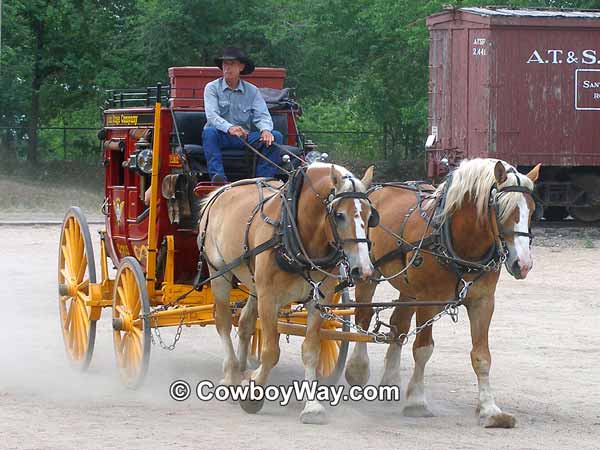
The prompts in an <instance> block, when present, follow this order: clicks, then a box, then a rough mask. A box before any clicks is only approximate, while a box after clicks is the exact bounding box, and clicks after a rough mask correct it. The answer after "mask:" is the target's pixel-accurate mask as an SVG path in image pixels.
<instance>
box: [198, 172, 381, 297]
mask: <svg viewBox="0 0 600 450" xmlns="http://www.w3.org/2000/svg"><path fill="white" fill-rule="evenodd" d="M306 170H307V167H306V166H301V167H299V168H298V169H297V170H295V171H294V172H292V173H291V174H290V178H289V179H288V181H287V182H286V183H285V184H284V185H283V186H282V187H280V188H274V187H272V186H271V185H269V184H268V182H269V181H273V180H274V179H268V178H260V179H258V180H242V181H240V182H235V183H232V184H231V185H228V186H227V187H225V188H224V189H222V190H221V191H219V192H217V193H216V194H215V195H214V196H213V197H211V198H210V200H209V203H208V204H207V205H206V206H205V208H204V209H203V210H202V215H201V217H200V219H201V218H202V216H203V215H204V214H207V218H206V221H205V223H204V229H203V230H202V231H201V233H200V239H199V248H200V258H199V261H198V275H197V276H196V280H195V281H194V289H196V290H200V289H201V288H202V286H204V285H205V284H207V283H208V282H210V281H212V280H214V279H215V278H219V277H221V276H224V275H225V274H227V273H228V272H230V271H231V270H233V269H234V268H236V267H238V266H240V265H242V264H244V263H245V264H247V266H248V268H249V270H250V273H251V276H252V280H253V281H254V271H253V268H252V267H251V259H252V258H254V257H256V256H257V255H259V254H260V253H263V252H265V251H267V250H269V249H273V248H274V249H276V260H277V263H278V265H279V266H280V268H281V269H282V270H285V271H287V272H291V273H298V274H300V275H302V276H303V277H304V278H305V279H306V280H307V281H308V282H309V283H311V285H313V288H314V285H315V283H314V281H313V280H312V278H311V276H310V272H311V271H318V272H320V273H322V274H324V275H325V278H326V277H333V278H339V275H336V274H334V273H331V272H329V271H328V269H331V268H333V267H335V266H336V265H338V264H340V262H342V263H345V264H346V265H347V264H348V262H347V259H346V255H345V254H344V250H343V246H344V244H345V243H347V242H353V243H362V242H364V243H367V245H369V246H370V244H371V242H370V240H369V238H368V237H366V238H351V239H342V238H341V236H340V234H339V231H338V229H337V222H336V220H335V215H336V214H337V207H338V205H339V203H340V202H341V201H343V200H344V199H359V200H366V201H367V202H368V204H369V206H370V207H371V211H372V212H373V211H375V209H374V208H373V205H372V204H371V200H370V199H369V197H368V194H367V193H364V192H357V191H356V190H354V191H353V192H340V193H336V192H335V189H334V188H333V189H332V190H331V191H330V192H329V195H328V196H327V197H326V198H323V197H322V196H321V195H319V193H318V192H317V191H316V190H315V189H314V187H313V186H312V182H311V180H310V179H309V178H308V177H307V176H306ZM304 181H307V182H308V183H309V187H310V189H311V190H312V191H313V192H314V194H315V196H316V197H317V198H318V199H319V200H320V201H321V202H322V203H323V205H324V207H325V212H326V215H327V219H328V222H329V224H330V226H331V230H332V234H333V242H329V246H330V247H331V249H330V251H329V253H328V254H327V255H326V256H324V257H319V258H313V257H311V256H309V254H308V252H307V251H306V249H305V247H304V245H303V243H302V239H301V237H300V231H299V229H298V223H297V212H298V211H297V205H298V200H299V197H300V194H301V191H302V185H303V183H304ZM249 184H256V186H257V189H258V193H259V194H258V195H259V201H258V203H257V205H256V207H255V208H254V210H253V211H252V213H251V215H250V217H249V218H248V220H247V222H246V229H245V234H244V253H243V254H242V255H241V256H240V257H238V258H236V259H234V260H233V261H231V262H229V263H227V264H226V265H224V266H222V267H220V268H218V267H216V266H215V265H214V264H213V263H211V262H210V261H209V260H208V257H207V256H206V252H205V248H204V242H205V238H206V230H207V228H208V221H209V217H208V216H209V214H210V211H211V209H212V206H213V205H214V203H215V201H216V199H217V198H218V197H219V196H220V195H221V194H222V193H224V192H225V191H227V190H229V189H231V188H233V187H236V186H241V185H249ZM353 185H354V183H353ZM354 188H355V189H356V187H355V186H354ZM264 189H268V190H270V191H271V195H269V196H266V197H265V195H264V192H263V190H264ZM274 197H279V198H280V202H281V218H280V220H275V219H272V218H270V217H268V216H267V215H266V214H265V213H264V205H265V204H266V202H268V201H269V200H271V199H272V198H274ZM259 213H260V215H261V218H262V220H263V221H264V222H265V223H267V224H269V225H271V226H273V227H274V228H275V232H274V234H273V236H272V237H271V238H270V239H269V240H267V241H265V242H263V243H261V244H259V245H258V246H256V247H254V248H250V247H249V236H250V226H251V225H252V223H253V222H254V219H255V217H256V216H257V215H258V214H259ZM375 214H376V211H375ZM204 262H206V263H207V264H208V265H209V266H210V267H211V268H212V269H213V270H216V272H215V273H214V274H213V275H211V276H210V277H208V278H206V279H203V280H200V277H201V273H202V268H203V263H204ZM323 279H324V278H323ZM318 284H320V282H319V283H318Z"/></svg>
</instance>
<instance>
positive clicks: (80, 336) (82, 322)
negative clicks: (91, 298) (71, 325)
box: [75, 305, 88, 359]
mask: <svg viewBox="0 0 600 450" xmlns="http://www.w3.org/2000/svg"><path fill="white" fill-rule="evenodd" d="M76 308H77V310H76V312H75V316H76V317H78V320H77V321H76V322H75V324H76V326H75V331H76V333H77V342H78V344H79V345H78V351H77V359H79V358H80V357H81V356H83V353H84V352H85V349H86V347H87V324H88V323H87V322H88V321H87V317H86V316H87V314H86V315H85V316H84V314H85V313H84V312H83V311H82V308H81V305H76Z"/></svg>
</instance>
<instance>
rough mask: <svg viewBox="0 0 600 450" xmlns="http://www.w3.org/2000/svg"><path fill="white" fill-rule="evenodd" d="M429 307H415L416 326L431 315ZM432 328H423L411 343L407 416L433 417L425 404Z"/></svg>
mask: <svg viewBox="0 0 600 450" xmlns="http://www.w3.org/2000/svg"><path fill="white" fill-rule="evenodd" d="M433 314H434V312H433V311H432V310H431V308H419V309H417V326H421V325H423V324H424V323H425V322H426V321H427V320H429V319H430V318H431V317H432V316H433ZM433 347H434V344H433V330H432V327H427V328H425V329H423V331H421V332H420V333H419V334H417V336H416V338H415V342H414V344H413V358H414V360H415V369H414V371H413V375H412V377H411V379H410V382H409V383H408V388H407V389H406V402H405V406H404V410H403V414H404V415H405V416H409V417H433V413H432V412H431V411H430V410H429V407H428V406H427V401H426V400H425V382H424V381H423V376H424V374H425V365H426V364H427V361H429V358H431V354H432V353H433Z"/></svg>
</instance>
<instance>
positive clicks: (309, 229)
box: [198, 163, 376, 423]
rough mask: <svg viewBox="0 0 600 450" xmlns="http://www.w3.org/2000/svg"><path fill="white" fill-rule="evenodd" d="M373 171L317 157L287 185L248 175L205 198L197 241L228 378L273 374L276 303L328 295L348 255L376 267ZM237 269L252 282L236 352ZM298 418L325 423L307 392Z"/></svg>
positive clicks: (309, 335)
mask: <svg viewBox="0 0 600 450" xmlns="http://www.w3.org/2000/svg"><path fill="white" fill-rule="evenodd" d="M372 178H373V167H370V168H369V169H367V171H366V172H365V174H364V176H363V178H362V179H360V180H359V179H357V178H356V177H354V175H353V174H352V173H350V172H349V171H348V170H346V169H345V168H343V167H341V166H339V165H333V164H324V163H313V164H311V165H309V166H304V167H302V168H300V169H299V170H297V171H296V172H295V173H293V174H292V175H291V177H290V179H289V180H288V182H287V183H286V184H285V185H283V186H282V185H281V183H280V182H273V181H268V180H265V179H251V180H242V181H240V182H237V183H233V184H230V185H227V186H225V187H223V188H221V189H220V190H217V191H215V192H214V193H213V194H212V195H210V196H209V197H208V198H206V199H205V200H204V201H203V204H202V208H201V218H200V221H199V236H198V246H199V248H200V252H201V254H202V255H203V257H204V260H205V261H206V263H207V264H208V267H209V271H210V279H212V281H210V283H211V288H212V293H213V295H214V302H215V310H214V314H215V322H216V328H217V331H218V333H219V336H220V338H221V341H222V344H223V347H224V350H225V360H224V363H223V371H224V379H223V380H222V384H225V385H237V384H240V383H241V382H242V380H249V379H250V380H253V381H254V382H255V383H256V384H259V385H265V384H266V383H267V380H268V376H269V373H270V372H271V369H273V367H274V366H275V365H276V364H277V362H278V360H279V352H280V349H279V334H278V332H277V321H278V312H279V309H280V308H281V307H282V306H284V305H288V304H290V303H292V302H294V301H299V300H300V301H303V300H306V299H308V300H311V299H314V298H315V296H322V301H323V302H331V300H332V297H333V294H334V288H335V285H336V283H337V278H336V273H337V272H336V271H337V270H338V268H337V265H338V264H340V263H341V262H344V263H345V264H347V265H348V269H349V272H350V273H351V274H352V275H353V278H355V279H360V278H366V277H369V276H371V275H372V272H373V266H372V263H371V260H370V258H369V250H368V243H369V241H368V238H367V233H368V225H369V224H371V225H374V218H375V217H376V211H374V210H373V209H372V205H371V202H370V200H369V198H368V196H367V190H368V189H369V187H370V185H371V180H372ZM371 216H373V218H372V217H371ZM240 255H241V256H240ZM232 275H233V276H235V277H236V278H237V279H238V280H240V281H241V283H243V285H245V286H247V287H248V288H249V290H250V296H249V298H248V301H247V302H246V304H245V306H244V308H243V309H242V312H241V314H240V319H239V327H238V335H239V349H238V354H237V355H236V354H235V351H234V348H233V343H232V340H231V336H230V334H231V326H232V312H231V309H230V299H229V294H230V290H231V286H232V280H231V276H232ZM328 275H329V276H328ZM319 283H320V284H319ZM307 311H308V319H307V328H306V337H305V339H304V342H303V344H302V361H303V364H304V368H305V379H306V380H307V381H315V380H316V377H317V373H316V370H317V365H318V361H319V352H320V338H319V330H320V328H321V322H322V319H321V316H320V313H319V311H318V310H317V309H316V308H315V307H314V306H312V305H311V303H310V302H309V303H307ZM257 317H260V327H261V328H260V329H261V333H262V334H261V336H262V340H261V342H262V343H261V351H260V355H261V357H260V365H259V367H258V368H257V369H256V370H254V371H250V370H246V369H247V359H248V350H249V343H250V339H251V335H252V334H253V333H254V330H255V327H256V319H257ZM241 406H242V407H243V408H244V410H246V411H247V412H252V413H253V412H257V411H258V410H260V408H261V406H262V403H259V404H257V403H256V402H254V403H253V402H251V401H250V400H244V401H242V402H241ZM300 418H301V421H302V422H304V423H323V422H325V420H326V416H325V409H324V408H323V406H322V405H321V404H320V403H318V402H317V401H308V402H307V403H306V405H305V408H304V410H303V411H302V413H301V416H300Z"/></svg>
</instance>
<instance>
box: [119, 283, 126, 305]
mask: <svg viewBox="0 0 600 450" xmlns="http://www.w3.org/2000/svg"><path fill="white" fill-rule="evenodd" d="M117 297H118V299H119V300H120V301H119V303H120V304H121V305H123V306H125V307H127V301H126V298H125V289H123V286H117Z"/></svg>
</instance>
